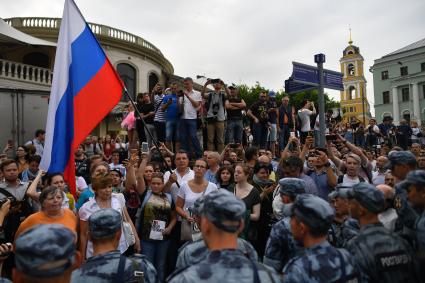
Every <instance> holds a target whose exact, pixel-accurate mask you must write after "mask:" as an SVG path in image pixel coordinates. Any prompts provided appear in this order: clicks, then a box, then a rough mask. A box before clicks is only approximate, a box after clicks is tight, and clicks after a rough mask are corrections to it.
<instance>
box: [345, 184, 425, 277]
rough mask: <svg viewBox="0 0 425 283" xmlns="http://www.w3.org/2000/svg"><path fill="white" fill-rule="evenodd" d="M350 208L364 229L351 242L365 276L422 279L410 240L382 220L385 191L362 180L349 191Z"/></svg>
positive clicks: (347, 193)
mask: <svg viewBox="0 0 425 283" xmlns="http://www.w3.org/2000/svg"><path fill="white" fill-rule="evenodd" d="M346 197H347V198H349V199H350V211H351V215H352V217H353V218H355V219H357V220H358V221H359V224H360V227H361V230H360V233H359V235H358V236H357V237H355V238H353V239H352V240H351V241H349V242H348V244H347V249H348V250H349V251H350V252H351V253H352V254H353V256H354V258H355V260H356V262H357V264H358V266H359V268H360V270H361V272H362V276H363V278H364V279H366V280H367V281H369V282H420V281H419V280H420V279H419V276H418V270H417V268H416V267H417V266H416V260H415V258H414V254H413V250H412V248H411V247H410V246H409V244H408V243H407V242H406V241H405V240H403V239H402V238H401V237H399V236H398V235H397V234H395V233H393V232H391V231H389V230H387V229H386V228H385V227H384V226H383V225H382V223H381V222H379V218H378V214H379V213H380V212H382V211H383V209H384V205H385V199H384V194H383V193H382V192H381V191H380V190H378V189H376V188H375V187H374V186H373V185H370V184H367V183H360V184H358V185H355V186H354V187H353V188H352V189H350V190H348V191H347V192H346Z"/></svg>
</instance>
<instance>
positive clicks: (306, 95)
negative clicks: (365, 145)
mask: <svg viewBox="0 0 425 283" xmlns="http://www.w3.org/2000/svg"><path fill="white" fill-rule="evenodd" d="M237 88H238V90H239V95H240V97H241V98H242V99H243V100H245V102H246V105H247V108H249V107H251V105H252V104H253V103H254V102H256V101H258V96H259V94H260V92H261V91H266V92H269V89H266V88H265V87H263V86H261V84H260V83H259V82H256V84H255V85H254V86H252V87H249V86H247V85H246V84H241V85H238V86H237ZM285 95H287V94H286V93H285V92H284V91H278V92H276V101H277V102H278V105H280V102H281V101H282V97H284V96H285ZM289 98H290V104H291V105H292V106H295V109H300V108H301V103H302V101H303V100H305V99H308V100H310V101H313V102H314V104H315V106H316V108H318V94H317V90H309V91H303V92H299V93H295V94H290V95H289ZM339 107H340V103H339V102H338V101H335V100H333V98H330V97H329V96H328V95H327V94H326V93H325V108H326V110H327V109H332V108H339Z"/></svg>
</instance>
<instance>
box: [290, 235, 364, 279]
mask: <svg viewBox="0 0 425 283" xmlns="http://www.w3.org/2000/svg"><path fill="white" fill-rule="evenodd" d="M283 273H284V276H283V282H297V283H298V282H309V283H313V282H349V281H350V280H353V282H356V281H355V280H356V279H358V277H359V274H358V271H357V268H356V266H355V263H354V261H353V260H352V257H351V255H350V254H349V253H348V252H347V251H346V250H344V249H336V248H334V247H333V246H331V244H329V242H327V241H324V242H322V243H320V244H318V245H315V246H313V247H310V248H306V249H304V250H303V253H302V254H301V255H299V256H297V257H295V258H293V259H291V260H290V261H289V262H288V264H287V265H286V266H285V268H284V269H283Z"/></svg>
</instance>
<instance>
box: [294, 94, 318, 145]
mask: <svg viewBox="0 0 425 283" xmlns="http://www.w3.org/2000/svg"><path fill="white" fill-rule="evenodd" d="M301 107H302V108H301V109H300V110H298V118H299V119H300V122H301V125H300V140H301V143H302V144H304V143H305V139H306V138H307V136H308V134H309V132H311V121H310V120H311V117H310V116H311V115H316V108H315V107H314V103H312V102H310V101H308V100H304V101H303V102H302V103H301ZM310 108H311V110H310Z"/></svg>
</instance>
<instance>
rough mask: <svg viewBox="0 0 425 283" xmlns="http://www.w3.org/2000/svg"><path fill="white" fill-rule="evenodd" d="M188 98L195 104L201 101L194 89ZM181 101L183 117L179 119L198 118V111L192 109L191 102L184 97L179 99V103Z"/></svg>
mask: <svg viewBox="0 0 425 283" xmlns="http://www.w3.org/2000/svg"><path fill="white" fill-rule="evenodd" d="M189 96H190V97H191V98H192V99H193V100H195V101H197V102H201V101H202V96H201V93H200V92H199V91H196V90H194V89H193V90H192V91H191V92H190V93H189ZM182 100H183V101H184V106H183V116H182V117H181V118H182V119H196V118H197V117H198V115H197V110H198V109H196V108H195V107H193V105H192V102H190V100H189V98H187V97H186V96H183V97H180V101H182Z"/></svg>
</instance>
